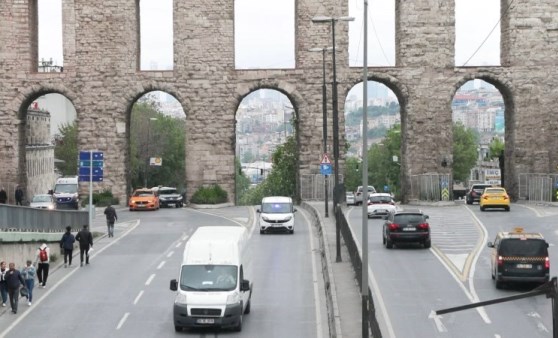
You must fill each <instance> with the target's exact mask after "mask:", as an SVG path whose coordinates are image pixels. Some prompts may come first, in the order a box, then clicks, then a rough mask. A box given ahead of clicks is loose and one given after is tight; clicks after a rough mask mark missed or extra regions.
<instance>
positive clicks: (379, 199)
mask: <svg viewBox="0 0 558 338" xmlns="http://www.w3.org/2000/svg"><path fill="white" fill-rule="evenodd" d="M396 210H397V208H396V207H395V201H394V200H393V197H392V196H391V194H386V193H374V194H370V196H369V197H368V218H373V217H381V216H385V215H387V214H389V213H393V212H395V211H396Z"/></svg>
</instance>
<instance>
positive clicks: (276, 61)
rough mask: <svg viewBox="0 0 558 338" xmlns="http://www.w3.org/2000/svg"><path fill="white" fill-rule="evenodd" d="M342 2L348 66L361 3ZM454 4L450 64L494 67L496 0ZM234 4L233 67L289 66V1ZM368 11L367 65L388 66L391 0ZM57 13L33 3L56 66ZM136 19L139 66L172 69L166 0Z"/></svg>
mask: <svg viewBox="0 0 558 338" xmlns="http://www.w3.org/2000/svg"><path fill="white" fill-rule="evenodd" d="M346 1H347V2H348V5H349V15H350V16H352V17H354V18H355V21H353V22H338V23H337V25H342V24H347V25H349V46H348V48H349V65H350V66H355V67H356V66H362V59H363V52H362V51H363V37H364V31H363V18H364V14H363V7H364V1H363V0H346ZM455 2H456V45H455V51H456V65H458V66H463V65H468V66H475V65H476V66H479V65H498V64H499V54H500V46H499V44H500V39H499V38H500V34H499V22H498V20H499V14H500V0H455ZM45 3H48V5H45ZM234 6H235V27H234V28H235V66H236V67H237V68H238V69H247V68H259V69H265V68H286V69H290V68H294V66H295V55H294V49H295V48H294V45H295V22H294V13H295V0H235V2H234ZM368 9H369V10H368V34H367V35H368V65H369V66H394V64H395V41H394V36H395V33H394V32H395V17H394V15H395V14H394V13H395V0H369V1H368ZM61 13H62V9H61V0H48V1H44V0H43V1H39V60H41V59H42V58H44V59H46V60H49V59H50V58H52V59H53V61H54V63H55V65H60V66H62V65H63V56H62V27H61ZM319 14H323V13H319ZM140 21H141V22H142V25H141V26H142V30H141V37H142V40H141V45H142V54H141V67H142V69H143V70H150V69H159V70H162V69H172V58H173V51H172V41H173V39H172V34H173V33H172V0H141V2H140ZM494 27H496V29H494ZM493 29H494V31H493V32H492V34H491V31H492V30H493ZM338 31H339V30H338ZM487 38H488V39H487ZM485 39H486V41H485V42H484V43H483V40H485ZM481 46H482V48H480V49H479V50H478V52H475V51H476V50H477V49H478V48H479V47H481ZM317 47H320V46H317ZM338 47H340V46H338ZM345 48H346V47H345Z"/></svg>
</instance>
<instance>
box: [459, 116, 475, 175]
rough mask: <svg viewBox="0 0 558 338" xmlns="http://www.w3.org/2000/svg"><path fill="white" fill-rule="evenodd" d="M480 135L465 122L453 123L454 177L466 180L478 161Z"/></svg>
mask: <svg viewBox="0 0 558 338" xmlns="http://www.w3.org/2000/svg"><path fill="white" fill-rule="evenodd" d="M477 145H478V136H477V134H476V133H475V132H474V131H473V130H472V129H471V128H466V127H465V126H464V125H463V123H461V122H457V123H454V124H453V179H454V181H462V182H464V181H466V180H467V179H468V178H469V175H470V172H471V168H473V167H474V166H475V164H476V163H477Z"/></svg>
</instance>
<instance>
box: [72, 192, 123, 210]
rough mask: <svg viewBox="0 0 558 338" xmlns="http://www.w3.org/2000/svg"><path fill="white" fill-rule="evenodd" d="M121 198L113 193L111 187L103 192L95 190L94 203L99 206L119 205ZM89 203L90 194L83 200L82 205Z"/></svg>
mask: <svg viewBox="0 0 558 338" xmlns="http://www.w3.org/2000/svg"><path fill="white" fill-rule="evenodd" d="M119 203H120V200H119V199H118V198H117V197H114V196H113V195H112V191H111V190H110V189H105V190H103V191H101V192H93V205H95V206H97V207H106V206H108V205H118V204H119ZM87 205H89V195H87V196H86V197H85V198H84V199H83V200H82V201H81V206H82V207H85V206H87Z"/></svg>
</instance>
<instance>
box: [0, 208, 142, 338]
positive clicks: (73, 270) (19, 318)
mask: <svg viewBox="0 0 558 338" xmlns="http://www.w3.org/2000/svg"><path fill="white" fill-rule="evenodd" d="M135 222H136V224H135V225H133V226H132V227H131V228H130V229H128V230H126V231H125V232H124V233H123V234H122V236H118V237H117V238H116V239H115V240H113V241H110V242H109V244H107V245H106V246H105V247H104V248H102V249H101V250H99V251H95V253H94V254H93V255H91V257H95V256H97V255H98V254H100V253H101V252H103V251H105V250H106V249H107V248H109V247H111V246H113V245H114V244H116V243H118V242H119V241H120V240H121V239H122V238H124V237H125V236H126V235H128V234H129V233H130V232H131V231H132V230H134V229H135V228H136V227H137V226H138V225H140V220H139V219H138V220H136V221H135ZM68 270H71V271H70V272H69V273H68V274H67V275H66V276H64V277H62V278H61V279H60V280H59V281H58V282H57V283H55V284H54V285H52V284H50V285H52V287H50V288H48V290H47V292H45V293H44V294H43V296H42V297H41V298H39V299H38V300H33V306H31V307H29V308H27V310H26V311H24V312H23V313H22V314H21V315H18V316H17V318H16V319H15V320H14V321H13V322H12V323H11V324H10V326H8V327H7V328H6V330H4V332H0V337H4V336H5V335H6V334H8V333H9V332H10V331H11V330H13V329H14V327H15V326H16V325H17V324H19V322H21V321H22V320H23V319H25V317H27V316H28V315H29V314H30V313H31V312H33V310H35V309H36V308H37V306H38V305H39V304H41V303H42V302H43V300H44V299H46V298H47V297H48V295H50V293H51V292H53V291H54V290H56V289H57V288H58V287H59V286H60V285H61V284H62V283H63V282H64V281H65V280H66V279H68V278H69V277H70V276H71V275H73V274H74V273H76V272H77V271H78V270H80V269H78V268H76V269H68Z"/></svg>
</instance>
